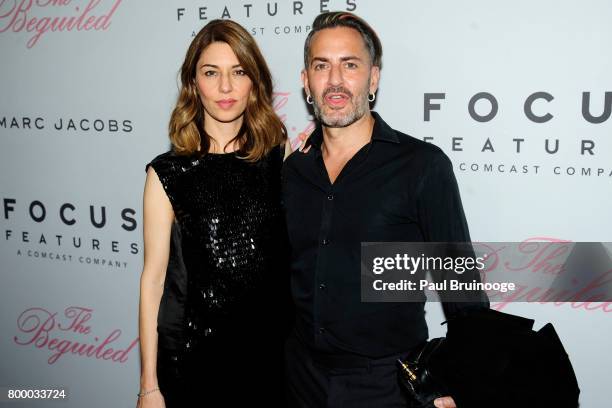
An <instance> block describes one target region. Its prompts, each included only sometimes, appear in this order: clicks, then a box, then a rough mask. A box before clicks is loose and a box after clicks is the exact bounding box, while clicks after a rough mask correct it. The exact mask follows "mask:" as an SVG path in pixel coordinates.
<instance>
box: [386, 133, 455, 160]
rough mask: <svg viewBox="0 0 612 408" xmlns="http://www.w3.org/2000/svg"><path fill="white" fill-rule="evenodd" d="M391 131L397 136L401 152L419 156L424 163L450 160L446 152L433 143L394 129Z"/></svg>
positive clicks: (414, 156)
mask: <svg viewBox="0 0 612 408" xmlns="http://www.w3.org/2000/svg"><path fill="white" fill-rule="evenodd" d="M393 132H394V133H395V135H396V137H397V141H398V148H399V150H401V152H402V154H406V155H410V156H412V157H413V158H419V159H420V160H422V161H423V162H424V163H432V162H447V161H448V162H450V159H449V158H448V156H447V155H446V153H444V151H443V150H442V149H440V148H439V147H438V146H436V145H435V144H432V143H429V142H425V141H423V140H421V139H418V138H416V137H414V136H411V135H408V134H406V133H403V132H400V131H399V130H396V129H393Z"/></svg>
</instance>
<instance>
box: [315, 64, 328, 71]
mask: <svg viewBox="0 0 612 408" xmlns="http://www.w3.org/2000/svg"><path fill="white" fill-rule="evenodd" d="M326 67H327V64H315V66H314V69H315V71H320V70H322V69H325V68H326Z"/></svg>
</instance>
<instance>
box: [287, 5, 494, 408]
mask: <svg viewBox="0 0 612 408" xmlns="http://www.w3.org/2000/svg"><path fill="white" fill-rule="evenodd" d="M381 56H382V47H381V44H380V41H379V39H378V37H377V36H376V34H375V32H374V31H373V30H372V28H371V27H370V26H369V25H368V24H367V23H366V22H365V21H364V20H362V19H361V18H359V17H357V16H355V15H354V14H351V13H346V12H332V13H326V14H322V15H319V16H318V17H317V18H316V19H315V21H314V23H313V29H312V31H311V32H310V33H309V35H308V38H307V39H306V43H305V46H304V63H305V68H304V70H303V71H302V81H303V84H304V90H305V92H306V95H307V102H308V103H309V104H312V105H313V108H314V112H315V116H316V119H317V121H318V122H319V123H318V127H317V128H316V130H315V131H314V132H313V134H312V135H311V136H310V138H309V140H308V145H309V146H310V147H309V150H308V151H307V152H306V150H305V153H299V152H296V153H294V154H293V155H291V156H289V158H288V159H287V160H286V162H285V166H284V170H283V179H284V181H283V200H284V205H285V209H286V214H287V226H288V232H289V239H290V243H291V247H292V249H291V273H292V294H293V297H294V301H295V304H296V311H297V314H296V326H295V330H294V333H293V334H292V335H291V336H290V338H289V340H288V342H287V345H286V352H287V369H288V382H289V398H290V400H291V403H292V405H293V406H299V407H330V408H331V407H400V406H403V407H405V406H406V404H407V402H406V397H405V396H404V395H403V394H402V392H401V390H400V388H399V385H398V381H397V378H396V375H397V367H396V365H395V363H396V359H397V358H399V357H402V356H405V355H406V352H407V351H409V350H410V349H412V348H414V347H416V346H417V345H419V344H421V343H422V342H423V341H425V340H426V339H427V337H428V333H427V324H426V322H425V317H424V304H423V303H365V302H364V303H362V302H361V301H360V293H361V292H360V243H361V242H367V241H375V242H385V241H402V242H420V241H437V242H449V241H462V242H463V241H469V239H470V238H469V233H468V227H467V223H466V220H465V216H464V213H463V209H462V206H461V200H460V197H459V192H458V188H457V183H456V181H455V177H454V175H453V170H452V165H451V163H450V161H449V159H448V158H447V157H446V155H445V154H444V153H443V152H442V151H441V150H440V149H439V148H437V147H435V146H434V145H431V144H428V143H425V142H422V141H420V140H417V139H415V138H412V137H410V136H407V135H404V134H402V133H400V132H397V131H395V130H393V129H391V128H390V127H389V126H388V125H387V124H386V123H385V122H384V121H383V120H382V118H381V117H380V116H379V115H378V114H376V113H374V112H371V111H370V109H369V102H372V101H374V99H375V96H376V91H377V88H378V82H379V78H380V70H381ZM483 306H487V302H486V301H485V302H483ZM461 307H462V306H461V304H447V305H445V312H446V313H447V315H448V313H453V311H456V310H458V309H459V308H461ZM436 406H438V407H454V406H455V404H454V401H453V400H452V398H451V397H444V398H440V399H438V400H436Z"/></svg>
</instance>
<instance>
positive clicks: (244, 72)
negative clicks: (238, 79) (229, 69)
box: [234, 69, 246, 76]
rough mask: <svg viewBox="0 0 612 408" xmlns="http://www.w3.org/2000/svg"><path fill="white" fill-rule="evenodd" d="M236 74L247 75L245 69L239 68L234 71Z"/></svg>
mask: <svg viewBox="0 0 612 408" xmlns="http://www.w3.org/2000/svg"><path fill="white" fill-rule="evenodd" d="M234 74H236V75H238V76H244V75H246V71H245V70H244V69H237V70H236V71H234Z"/></svg>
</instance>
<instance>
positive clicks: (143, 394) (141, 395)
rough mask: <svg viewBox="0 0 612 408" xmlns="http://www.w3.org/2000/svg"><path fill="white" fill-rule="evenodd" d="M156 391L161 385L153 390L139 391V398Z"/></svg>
mask: <svg viewBox="0 0 612 408" xmlns="http://www.w3.org/2000/svg"><path fill="white" fill-rule="evenodd" d="M155 391H159V387H157V388H153V389H152V390H149V391H143V392H139V393H138V398H141V397H144V396H145V395H148V394H150V393H152V392H155Z"/></svg>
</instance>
